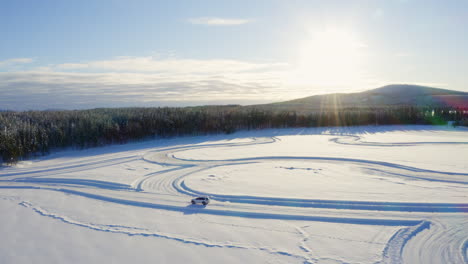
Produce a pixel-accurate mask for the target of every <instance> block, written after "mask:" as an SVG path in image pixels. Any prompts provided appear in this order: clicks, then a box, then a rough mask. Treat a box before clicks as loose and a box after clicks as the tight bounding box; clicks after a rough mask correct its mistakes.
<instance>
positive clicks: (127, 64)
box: [55, 56, 286, 75]
mask: <svg viewBox="0 0 468 264" xmlns="http://www.w3.org/2000/svg"><path fill="white" fill-rule="evenodd" d="M285 65H286V64H284V63H258V62H249V61H241V60H226V59H205V60H200V59H198V60H197V59H179V58H169V59H167V58H166V59H164V58H157V57H152V56H148V57H129V56H123V57H116V58H113V59H109V60H97V61H89V62H83V63H64V64H58V65H56V66H55V68H56V70H58V71H62V70H66V71H67V70H73V71H76V70H89V71H94V72H96V71H97V72H109V71H112V72H130V73H151V72H152V73H160V74H162V73H170V74H172V75H173V74H179V75H180V74H210V75H217V74H224V73H234V72H248V71H261V70H265V69H270V68H272V67H282V66H285Z"/></svg>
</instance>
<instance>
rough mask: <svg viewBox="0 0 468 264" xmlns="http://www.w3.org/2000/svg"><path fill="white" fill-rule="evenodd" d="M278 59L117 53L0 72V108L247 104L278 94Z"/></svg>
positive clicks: (280, 90) (281, 68)
mask: <svg viewBox="0 0 468 264" xmlns="http://www.w3.org/2000/svg"><path fill="white" fill-rule="evenodd" d="M286 68H288V65H287V64H284V63H266V62H263V63H259V62H250V61H238V60H223V59H217V60H195V59H175V58H171V59H157V58H153V57H117V58H113V59H109V60H100V61H89V62H81V63H74V62H70V63H63V64H57V65H48V66H47V67H45V68H44V69H42V67H37V68H32V69H31V70H29V71H15V72H0V93H1V94H2V96H1V97H0V110H1V109H12V110H28V109H83V108H94V107H123V106H182V105H204V104H227V103H230V104H232V103H237V104H252V103H264V102H269V101H274V100H275V98H280V97H281V98H284V94H287V93H288V92H290V91H289V90H286V89H285V88H284V87H283V85H282V83H281V74H282V72H283V71H284V70H285V69H286Z"/></svg>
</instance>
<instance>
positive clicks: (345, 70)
mask: <svg viewBox="0 0 468 264" xmlns="http://www.w3.org/2000/svg"><path fill="white" fill-rule="evenodd" d="M365 48H366V45H364V44H363V43H362V42H361V41H360V40H359V38H358V36H357V35H356V34H355V33H353V32H352V31H350V30H342V29H326V30H320V31H312V30H311V31H310V33H309V34H308V35H307V36H305V38H304V40H303V41H301V42H299V44H298V48H297V57H296V59H295V63H294V69H293V70H292V71H291V73H290V74H289V77H288V80H287V82H288V83H289V84H291V85H296V86H316V87H317V86H321V87H324V88H326V87H339V86H343V87H351V86H355V85H357V84H358V83H359V82H360V81H361V80H360V79H361V78H362V70H363V68H362V62H363V60H364V56H363V50H365Z"/></svg>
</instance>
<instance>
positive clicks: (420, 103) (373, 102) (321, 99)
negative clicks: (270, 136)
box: [250, 84, 468, 112]
mask: <svg viewBox="0 0 468 264" xmlns="http://www.w3.org/2000/svg"><path fill="white" fill-rule="evenodd" d="M398 106H413V107H426V106H428V107H429V106H430V107H453V108H468V93H467V92H461V91H453V90H447V89H440V88H434V87H427V86H420V85H410V84H392V85H386V86H383V87H379V88H376V89H372V90H367V91H364V92H358V93H333V94H324V95H313V96H309V97H304V98H299V99H294V100H289V101H284V102H277V103H271V104H262V105H253V106H250V107H256V108H261V109H270V110H294V111H300V112H301V111H316V110H327V109H344V108H385V107H398Z"/></svg>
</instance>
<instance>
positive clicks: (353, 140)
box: [329, 135, 468, 147]
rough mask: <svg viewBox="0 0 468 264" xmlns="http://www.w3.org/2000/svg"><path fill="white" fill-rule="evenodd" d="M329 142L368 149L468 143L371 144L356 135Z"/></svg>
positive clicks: (333, 139) (337, 138)
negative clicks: (368, 147) (366, 147)
mask: <svg viewBox="0 0 468 264" xmlns="http://www.w3.org/2000/svg"><path fill="white" fill-rule="evenodd" d="M329 141H330V142H334V143H337V144H341V145H352V146H370V147H408V146H418V145H467V144H468V142H456V141H447V142H431V141H426V142H424V141H421V142H389V143H382V142H372V141H363V140H362V137H360V136H356V135H343V136H340V137H336V138H331V139H329Z"/></svg>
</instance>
